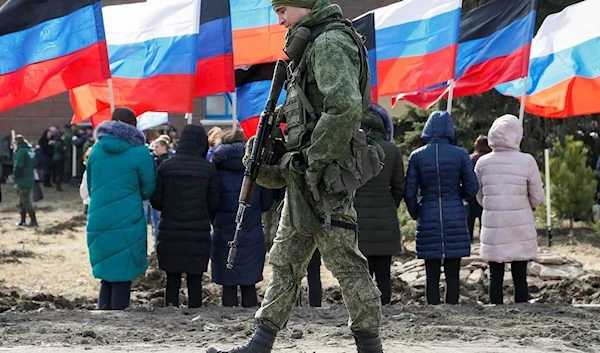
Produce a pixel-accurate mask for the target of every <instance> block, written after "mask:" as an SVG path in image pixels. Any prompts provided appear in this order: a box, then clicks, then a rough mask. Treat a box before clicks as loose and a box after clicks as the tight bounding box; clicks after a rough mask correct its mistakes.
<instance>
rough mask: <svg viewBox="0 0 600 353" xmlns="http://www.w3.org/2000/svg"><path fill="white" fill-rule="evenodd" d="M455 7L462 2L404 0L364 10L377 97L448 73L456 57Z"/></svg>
mask: <svg viewBox="0 0 600 353" xmlns="http://www.w3.org/2000/svg"><path fill="white" fill-rule="evenodd" d="M461 7H462V0H405V1H402V2H399V3H395V4H391V5H388V6H385V7H382V8H379V9H376V10H374V11H372V12H370V13H373V15H374V22H375V23H374V27H375V31H376V32H375V37H376V38H375V42H376V57H377V70H376V71H377V75H376V76H377V78H376V79H377V82H378V94H379V96H390V95H396V94H398V93H402V92H413V91H417V90H421V89H423V88H427V87H430V86H432V85H435V84H438V83H440V82H446V81H448V80H450V79H452V78H453V77H454V67H453V66H452V65H448V63H451V62H454V60H455V58H456V45H457V42H458V28H459V20H460V11H461ZM368 14H369V13H367V15H368ZM357 20H360V18H359V19H357Z"/></svg>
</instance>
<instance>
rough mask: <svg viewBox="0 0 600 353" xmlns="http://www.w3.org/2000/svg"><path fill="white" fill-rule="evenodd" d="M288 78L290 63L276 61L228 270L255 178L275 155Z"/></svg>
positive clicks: (246, 174)
mask: <svg viewBox="0 0 600 353" xmlns="http://www.w3.org/2000/svg"><path fill="white" fill-rule="evenodd" d="M286 80H287V64H286V63H285V61H283V60H281V59H280V60H277V63H276V64H275V71H274V73H273V81H272V83H271V90H270V91H269V98H268V99H267V103H266V104H265V108H264V110H263V112H262V113H261V114H260V120H259V123H258V129H257V131H256V137H255V139H254V145H253V147H252V153H251V154H250V159H249V160H248V165H247V167H246V170H245V172H244V180H243V181H242V189H241V190H240V197H239V201H238V210H237V214H236V217H235V223H236V227H235V234H234V236H233V240H232V241H230V242H229V254H228V256H227V268H228V269H232V268H233V263H234V262H235V256H236V255H237V246H238V243H239V242H238V236H239V234H240V232H241V231H242V227H243V222H244V213H245V212H246V208H248V207H250V202H251V201H252V192H253V190H254V184H255V183H256V178H257V177H258V172H259V171H260V166H261V165H262V164H263V163H267V164H268V163H270V160H271V158H272V156H273V146H274V141H273V140H274V139H273V131H274V129H275V128H278V126H279V123H278V121H277V117H276V116H275V108H276V107H277V101H278V100H279V95H280V94H281V90H282V88H283V84H284V82H285V81H286Z"/></svg>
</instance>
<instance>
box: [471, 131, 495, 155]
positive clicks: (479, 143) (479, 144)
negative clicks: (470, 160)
mask: <svg viewBox="0 0 600 353" xmlns="http://www.w3.org/2000/svg"><path fill="white" fill-rule="evenodd" d="M473 149H474V152H478V153H490V152H492V149H491V148H490V145H488V138H487V136H484V135H479V136H477V139H476V140H475V143H474V144H473Z"/></svg>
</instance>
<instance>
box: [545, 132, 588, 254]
mask: <svg viewBox="0 0 600 353" xmlns="http://www.w3.org/2000/svg"><path fill="white" fill-rule="evenodd" d="M587 153H588V151H587V148H585V147H584V145H583V142H582V141H575V140H574V138H573V136H566V137H565V139H564V144H562V143H560V142H558V143H556V144H555V145H554V153H553V156H552V157H551V158H550V185H551V187H552V189H551V196H552V209H553V210H554V212H555V213H556V215H557V216H558V217H559V218H561V219H563V220H568V221H569V237H570V242H571V243H573V222H574V220H575V219H584V220H589V219H590V211H591V208H592V207H591V206H592V203H593V202H592V200H593V197H594V195H595V194H596V184H597V181H596V172H595V171H594V170H593V169H592V168H590V167H589V166H588V165H587Z"/></svg>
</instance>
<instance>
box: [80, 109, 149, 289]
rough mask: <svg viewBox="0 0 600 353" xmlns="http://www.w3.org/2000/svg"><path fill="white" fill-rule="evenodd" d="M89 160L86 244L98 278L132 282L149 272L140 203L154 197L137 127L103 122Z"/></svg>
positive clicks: (146, 157)
mask: <svg viewBox="0 0 600 353" xmlns="http://www.w3.org/2000/svg"><path fill="white" fill-rule="evenodd" d="M95 134H96V140H97V141H98V142H97V143H96V144H97V145H96V146H95V147H94V148H93V149H92V152H91V154H90V156H89V159H88V162H87V166H86V170H87V185H88V189H89V194H90V206H89V210H88V222H87V243H88V248H89V252H90V262H91V264H92V270H93V273H94V277H96V278H99V279H102V280H105V281H108V282H127V281H131V280H133V279H135V278H137V277H139V276H140V275H141V274H143V273H144V272H145V271H146V268H147V266H148V260H147V221H146V218H145V217H144V210H143V207H142V200H147V199H149V198H150V196H152V192H154V186H155V185H154V161H153V160H152V155H151V154H150V152H149V150H148V148H147V147H146V146H144V141H145V138H144V135H143V134H142V133H141V132H139V131H138V130H137V129H136V128H135V127H134V126H131V125H128V124H125V123H122V122H119V121H107V122H103V123H101V124H100V125H99V126H98V128H97V129H96V131H95Z"/></svg>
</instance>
